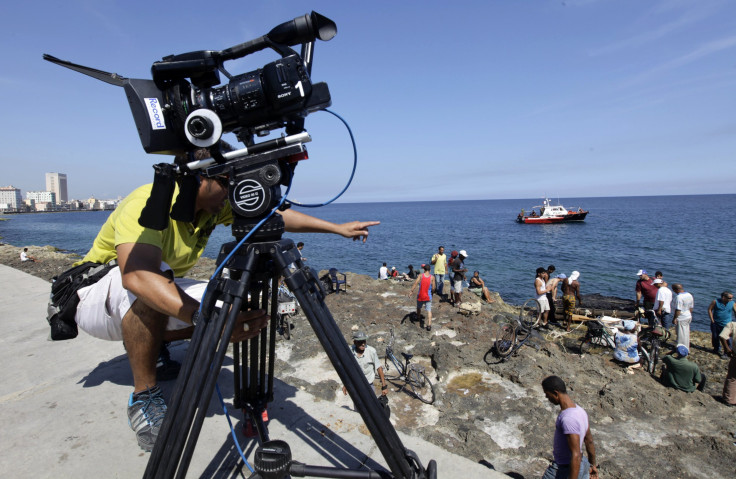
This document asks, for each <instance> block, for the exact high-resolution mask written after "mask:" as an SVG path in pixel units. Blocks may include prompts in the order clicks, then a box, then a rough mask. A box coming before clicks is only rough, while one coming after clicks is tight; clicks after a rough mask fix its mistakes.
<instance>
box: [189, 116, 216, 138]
mask: <svg viewBox="0 0 736 479" xmlns="http://www.w3.org/2000/svg"><path fill="white" fill-rule="evenodd" d="M187 130H188V131H189V133H190V134H191V135H192V136H193V137H195V138H209V137H210V136H212V132H213V131H214V126H213V125H212V122H211V121H210V120H209V119H208V118H205V117H203V116H199V115H197V116H193V117H192V118H190V119H189V123H188V124H187Z"/></svg>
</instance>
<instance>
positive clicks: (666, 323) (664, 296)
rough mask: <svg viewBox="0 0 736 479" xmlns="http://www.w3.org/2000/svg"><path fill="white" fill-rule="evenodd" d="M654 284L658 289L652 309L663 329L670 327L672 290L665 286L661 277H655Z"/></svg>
mask: <svg viewBox="0 0 736 479" xmlns="http://www.w3.org/2000/svg"><path fill="white" fill-rule="evenodd" d="M652 284H654V285H655V286H656V287H657V288H659V290H658V291H657V299H656V300H654V311H655V312H656V313H657V318H659V324H661V325H662V327H664V329H670V314H671V313H672V290H670V289H669V288H668V287H667V283H665V282H664V281H662V280H661V279H655V280H654V282H653V283H652Z"/></svg>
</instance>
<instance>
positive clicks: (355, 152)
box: [199, 109, 358, 473]
mask: <svg viewBox="0 0 736 479" xmlns="http://www.w3.org/2000/svg"><path fill="white" fill-rule="evenodd" d="M324 111H326V112H327V113H330V114H332V115H334V116H336V117H337V118H338V119H339V120H340V121H341V122H342V123H343V125H345V128H347V130H348V133H349V134H350V141H351V142H352V145H353V169H352V171H351V172H350V179H348V182H347V184H346V185H345V187H344V188H343V189H342V191H340V193H338V194H337V195H336V196H335V197H334V198H332V199H331V200H329V201H326V202H325V203H321V204H303V203H297V202H296V201H291V202H290V203H291V204H293V205H297V206H301V207H303V208H319V207H321V206H326V205H329V204H330V203H332V202H333V201H335V200H336V199H338V198H339V197H341V196H342V195H343V193H345V191H347V189H348V188H349V187H350V184H351V183H352V182H353V177H354V176H355V169H356V167H357V165H358V149H357V147H356V145H355V137H354V136H353V132H352V130H351V129H350V125H348V123H347V122H346V121H345V120H344V119H343V118H342V117H341V116H340V115H338V114H337V113H335V112H333V111H331V110H327V109H325V110H324ZM293 181H294V167H292V169H291V180H290V181H289V185H288V186H287V187H286V193H284V196H283V197H282V198H281V201H280V202H279V204H278V205H277V206H276V207H274V208H273V209H272V210H271V212H270V213H269V214H268V215H267V216H266V217H265V218H263V219H262V220H261V221H259V222H258V224H256V226H255V227H253V229H252V230H251V231H250V232H249V233H248V234H247V235H245V237H243V239H241V240H240V241H239V242H238V244H237V245H235V248H233V250H232V251H231V252H230V254H228V255H227V256H226V257H225V259H224V260H223V261H222V263H220V265H219V266H218V267H217V268H216V269H215V272H214V273H212V276H211V277H210V280H212V279H214V278H215V277H216V276H217V275H218V274H219V273H220V271H222V268H224V267H225V265H226V264H227V263H228V261H229V260H230V258H231V257H232V256H233V255H234V254H235V253H236V252H237V251H238V250H239V249H240V248H241V246H243V244H244V243H245V242H246V241H247V240H248V238H250V237H251V235H252V234H253V233H255V232H256V231H257V230H258V229H259V228H260V227H261V226H263V224H264V223H265V222H266V221H268V219H269V218H271V217H272V216H273V215H274V214H275V213H276V211H277V210H278V209H279V208H281V206H282V205H283V204H284V202H286V199H287V198H288V196H289V192H290V191H291V184H292V182H293ZM205 293H206V290H205ZM203 300H204V294H203V295H202V299H201V300H200V302H199V312H200V313H201V312H202V301H203ZM215 390H216V391H217V397H218V398H219V399H220V404H221V405H222V410H223V412H224V413H225V417H226V418H227V423H228V425H229V426H230V435H231V436H232V438H233V442H234V443H235V447H236V448H237V449H238V453H239V454H240V457H241V458H242V459H243V463H245V465H246V467H247V468H248V469H249V470H250V472H251V473H253V472H255V471H254V470H253V468H252V467H251V465H250V463H249V462H248V459H246V457H245V453H244V452H243V449H242V448H241V447H240V444H239V443H238V438H237V435H236V434H235V428H234V427H233V423H232V420H231V419H230V413H229V412H228V410H227V406H226V405H225V400H224V399H223V397H222V393H221V392H220V385H219V384H217V383H215Z"/></svg>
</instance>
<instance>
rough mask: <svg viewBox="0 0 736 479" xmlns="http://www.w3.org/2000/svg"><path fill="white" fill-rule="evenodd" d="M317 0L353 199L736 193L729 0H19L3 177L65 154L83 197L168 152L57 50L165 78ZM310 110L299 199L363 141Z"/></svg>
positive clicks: (145, 178) (31, 174)
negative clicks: (328, 24)
mask: <svg viewBox="0 0 736 479" xmlns="http://www.w3.org/2000/svg"><path fill="white" fill-rule="evenodd" d="M310 10H316V11H318V12H319V13H322V14H323V15H326V16H327V17H330V18H331V19H333V20H334V21H335V22H336V23H337V26H338V34H337V36H336V37H335V38H334V39H332V40H331V41H329V42H318V44H317V45H316V49H315V58H314V60H315V61H314V66H313V70H312V79H313V80H314V81H324V82H327V83H328V85H329V87H330V91H331V94H332V101H333V105H332V107H331V109H332V110H334V111H335V112H336V113H339V114H340V115H341V116H342V117H344V118H345V119H346V120H347V121H348V122H349V123H350V125H351V127H352V129H353V132H354V134H355V138H356V141H357V146H358V153H359V163H358V169H357V173H356V177H355V180H354V182H353V185H352V186H351V188H350V189H349V190H348V192H347V193H346V194H345V196H343V198H342V201H348V202H364V201H390V200H396V201H411V200H454V199H458V200H459V199H486V198H489V199H494V198H537V197H540V196H542V195H544V194H545V193H546V194H547V195H549V196H552V197H562V198H570V197H586V196H628V195H665V194H704V193H735V192H736V166H734V159H736V154H735V153H736V113H735V112H736V94H735V93H736V3H734V2H732V1H729V0H697V1H696V0H693V1H679V0H666V1H644V0H565V1H510V0H509V1H477V2H463V1H459V2H453V3H452V5H451V6H449V4H448V2H438V1H392V2H385V1H373V2H347V1H313V2H304V1H272V2H254V1H245V0H239V1H213V2H201V1H191V0H179V1H176V2H172V1H168V0H167V1H158V2H141V1H138V0H128V1H125V2H123V1H112V0H107V1H105V0H68V1H66V2H51V1H28V2H12V3H11V4H7V2H6V4H5V5H4V6H3V7H2V12H3V15H2V20H0V22H1V23H0V52H2V56H1V57H2V59H3V63H4V67H3V68H2V70H0V104H2V108H3V115H2V116H1V118H0V131H1V132H2V138H3V140H4V141H3V147H2V149H0V163H1V164H2V167H3V168H2V172H3V173H2V175H0V185H1V186H7V185H10V184H12V185H13V186H16V187H18V188H21V189H22V190H23V193H24V194H25V193H26V192H27V191H29V190H31V191H33V190H43V189H45V184H44V173H45V172H47V171H55V172H62V173H66V174H67V175H68V178H69V180H68V181H69V194H70V196H71V197H74V198H86V197H89V196H90V195H94V196H96V197H97V198H114V197H117V196H119V195H121V196H124V195H125V194H127V193H128V192H129V191H131V190H132V189H133V188H135V187H136V186H138V185H140V184H143V183H147V182H149V181H150V180H151V179H152V173H153V170H152V168H151V165H152V164H154V163H158V162H161V161H166V157H162V156H159V155H147V154H146V153H145V152H144V151H143V149H142V147H141V144H140V141H139V138H138V135H137V132H136V129H135V125H134V122H133V119H132V116H131V114H130V110H129V108H128V104H127V101H126V99H125V95H124V93H123V90H122V89H120V88H117V87H113V86H111V85H107V84H104V83H102V82H99V81H96V80H93V79H91V78H89V77H85V76H83V75H80V74H78V73H75V72H72V71H70V70H67V69H64V68H61V67H58V66H55V65H52V64H51V63H48V62H45V61H43V60H42V59H41V55H42V54H43V53H49V54H52V55H54V56H57V57H59V58H62V59H64V60H69V61H72V62H75V63H80V64H83V65H88V66H92V67H95V68H98V69H101V70H105V71H110V72H117V73H119V74H121V75H123V76H127V77H131V78H150V66H151V64H152V63H153V62H154V61H157V60H159V59H161V57H163V56H165V55H169V54H176V53H185V52H189V51H194V50H208V49H209V50H221V49H224V48H227V47H230V46H232V45H235V44H238V43H242V42H244V41H247V40H250V39H253V38H255V37H258V36H260V35H263V34H265V33H267V32H268V31H269V30H270V29H271V28H272V27H274V26H276V25H277V24H279V23H282V22H284V21H286V20H290V19H292V18H294V17H296V16H300V15H303V14H305V13H307V12H308V11H310ZM275 58H276V56H275V54H274V53H272V52H270V51H269V52H261V53H258V54H254V55H251V56H248V57H246V58H243V59H240V60H237V61H232V62H228V63H226V65H225V66H226V68H227V69H228V70H229V71H230V73H232V74H238V73H245V72H247V71H251V70H254V69H256V68H258V67H261V66H263V65H264V64H265V63H267V62H269V61H272V60H274V59H275ZM223 78H224V77H223ZM306 127H307V130H308V131H309V132H310V134H311V135H312V138H313V141H312V143H310V144H309V145H308V148H309V151H310V160H309V161H306V162H302V164H301V165H300V166H299V168H298V169H297V177H296V180H295V185H294V188H293V195H292V197H293V198H294V199H300V200H303V201H318V200H322V199H327V198H328V197H331V196H332V195H333V194H335V193H336V192H338V191H339V190H340V189H341V188H342V186H343V184H344V183H345V181H346V180H347V178H348V176H349V173H350V168H351V162H352V150H351V146H350V144H349V140H348V136H347V133H346V132H345V130H344V128H343V127H342V125H341V124H340V123H339V121H338V120H336V119H335V118H334V117H332V116H331V115H329V114H327V113H324V112H319V113H315V114H313V115H310V116H309V117H308V119H307V123H306Z"/></svg>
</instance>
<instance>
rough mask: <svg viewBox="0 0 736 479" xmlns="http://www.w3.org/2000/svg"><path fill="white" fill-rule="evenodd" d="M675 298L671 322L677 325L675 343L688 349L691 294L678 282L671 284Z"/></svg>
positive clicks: (691, 308)
mask: <svg viewBox="0 0 736 479" xmlns="http://www.w3.org/2000/svg"><path fill="white" fill-rule="evenodd" d="M672 291H674V292H675V294H677V297H676V298H675V315H674V317H673V318H672V322H673V323H674V324H675V326H677V344H683V345H685V346H686V347H687V348H688V349H690V322H691V321H692V320H693V303H694V301H693V295H692V294H690V293H688V292H687V291H685V288H683V287H682V285H681V284H680V283H675V284H673V285H672Z"/></svg>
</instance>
